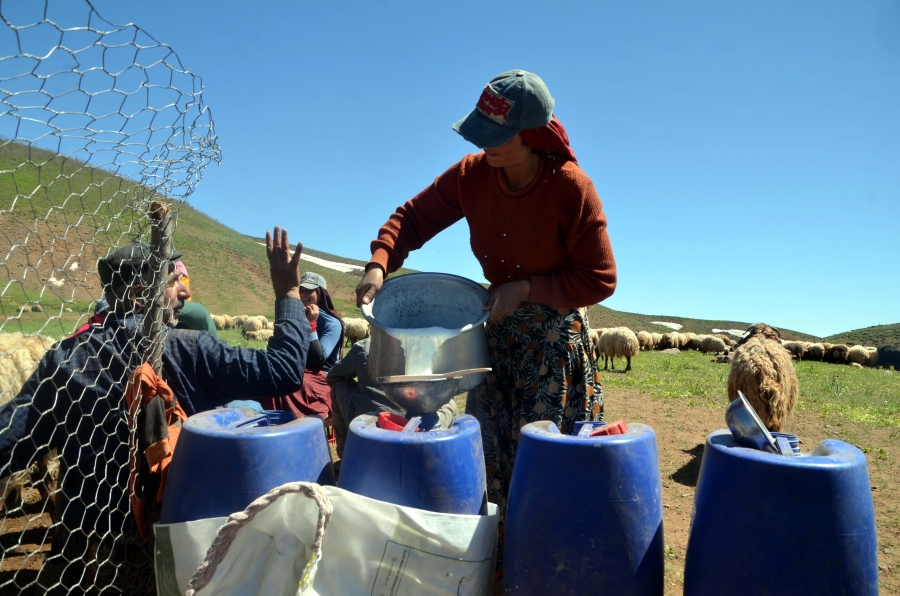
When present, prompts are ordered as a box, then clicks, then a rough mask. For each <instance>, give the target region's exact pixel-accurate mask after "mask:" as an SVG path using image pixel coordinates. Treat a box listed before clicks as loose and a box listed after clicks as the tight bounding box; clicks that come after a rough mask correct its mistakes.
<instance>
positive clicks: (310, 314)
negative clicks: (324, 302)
mask: <svg viewBox="0 0 900 596" xmlns="http://www.w3.org/2000/svg"><path fill="white" fill-rule="evenodd" d="M303 310H304V311H305V312H306V320H307V321H309V322H310V323H312V322H313V321H315V320H316V319H318V318H319V307H318V306H317V305H315V304H310V305H309V306H304V307H303Z"/></svg>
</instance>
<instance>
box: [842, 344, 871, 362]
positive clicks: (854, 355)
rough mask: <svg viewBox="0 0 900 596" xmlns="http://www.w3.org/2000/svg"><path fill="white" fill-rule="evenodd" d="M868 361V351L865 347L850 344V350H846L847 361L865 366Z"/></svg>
mask: <svg viewBox="0 0 900 596" xmlns="http://www.w3.org/2000/svg"><path fill="white" fill-rule="evenodd" d="M868 361H869V353H868V351H866V349H865V348H864V347H862V346H861V345H859V344H856V345H854V346H851V347H850V351H849V352H847V362H849V363H850V364H858V365H860V366H865V365H866V363H867V362H868Z"/></svg>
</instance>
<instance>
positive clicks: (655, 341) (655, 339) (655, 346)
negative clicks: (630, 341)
mask: <svg viewBox="0 0 900 596" xmlns="http://www.w3.org/2000/svg"><path fill="white" fill-rule="evenodd" d="M650 338H651V339H652V340H653V349H654V350H660V349H662V348H660V347H659V342H661V341H662V333H656V332H651V333H650Z"/></svg>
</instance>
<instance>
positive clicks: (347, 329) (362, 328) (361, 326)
mask: <svg viewBox="0 0 900 596" xmlns="http://www.w3.org/2000/svg"><path fill="white" fill-rule="evenodd" d="M591 331H593V329H591ZM344 337H345V338H347V342H348V343H349V344H350V345H351V346H352V345H353V344H355V343H356V342H358V341H361V340H364V339H365V338H367V337H369V322H368V321H367V320H365V319H353V318H350V317H347V318H346V319H344ZM592 339H593V337H592Z"/></svg>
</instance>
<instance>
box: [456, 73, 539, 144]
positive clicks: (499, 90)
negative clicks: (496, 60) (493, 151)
mask: <svg viewBox="0 0 900 596" xmlns="http://www.w3.org/2000/svg"><path fill="white" fill-rule="evenodd" d="M554 103H555V102H554V100H553V97H551V96H550V90H549V89H547V85H545V84H544V81H542V80H541V77H539V76H537V75H536V74H534V73H531V72H526V71H524V70H509V71H506V72H504V73H501V74H498V75H497V76H496V77H494V78H493V79H491V82H490V83H488V84H487V85H486V86H485V88H484V91H482V92H481V97H479V98H478V103H477V104H475V109H474V110H472V111H471V112H469V114H468V115H467V116H466V117H465V118H463V119H462V120H460V121H459V122H457V123H456V124H454V125H453V130H455V131H456V132H458V133H459V134H460V135H462V137H463V138H464V139H465V140H467V141H469V142H470V143H472V144H473V145H475V146H476V147H480V148H482V149H485V148H487V149H490V148H493V147H499V146H500V145H502V144H503V143H506V142H507V141H509V140H510V139H512V138H513V137H514V136H516V135H517V134H519V132H520V131H522V130H527V129H529V128H539V127H541V126H544V125H545V124H548V123H549V122H550V118H551V117H552V116H553V105H554Z"/></svg>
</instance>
